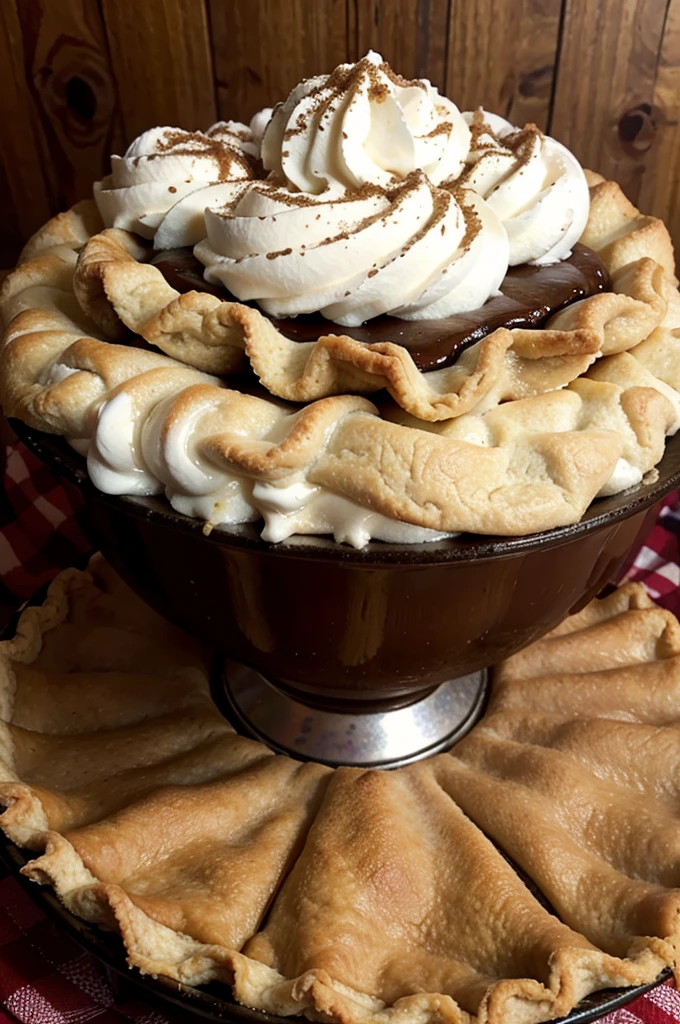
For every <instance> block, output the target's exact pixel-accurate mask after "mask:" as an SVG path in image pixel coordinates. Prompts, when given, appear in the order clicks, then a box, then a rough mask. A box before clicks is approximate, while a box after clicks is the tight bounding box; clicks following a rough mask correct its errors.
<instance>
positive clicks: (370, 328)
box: [151, 245, 610, 371]
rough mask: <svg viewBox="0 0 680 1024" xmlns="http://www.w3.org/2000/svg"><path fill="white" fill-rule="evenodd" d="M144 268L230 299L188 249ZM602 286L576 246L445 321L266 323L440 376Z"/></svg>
mask: <svg viewBox="0 0 680 1024" xmlns="http://www.w3.org/2000/svg"><path fill="white" fill-rule="evenodd" d="M151 263H153V264H154V266H156V267H158V269H159V270H160V271H161V273H162V274H163V276H164V278H165V279H166V281H167V282H168V284H170V285H171V286H172V287H173V288H175V289H176V290H177V291H178V292H187V291H205V292H210V293H211V294H212V295H217V296H218V297H219V298H221V299H224V298H232V296H230V295H229V293H228V292H227V291H226V289H224V288H221V287H219V286H217V285H212V284H208V282H207V281H205V280H204V279H203V266H202V264H201V263H199V261H198V260H197V259H196V258H195V257H194V256H193V255H192V253H191V250H190V249H170V250H167V251H165V252H157V253H155V254H154V255H153V256H152V258H151ZM609 287H610V285H609V275H608V274H607V269H606V267H605V265H604V263H603V262H602V260H601V259H600V258H599V257H598V256H597V255H596V254H595V253H594V252H593V251H592V250H591V249H587V248H586V247H585V246H584V245H576V246H574V251H573V253H572V255H571V256H570V257H569V259H567V260H562V261H561V262H560V263H553V264H551V265H550V266H547V267H532V266H529V265H528V264H524V265H522V266H520V267H511V268H510V269H509V270H508V273H507V274H506V275H505V279H504V281H503V284H502V285H501V294H500V295H497V296H496V297H495V298H492V299H489V300H488V302H486V303H485V304H484V305H483V306H482V307H481V308H479V309H474V310H471V311H470V312H469V313H458V314H457V315H456V316H451V317H447V318H445V319H444V320H400V319H399V318H398V317H394V316H379V317H375V319H373V320H370V321H368V323H365V324H362V325H361V326H360V327H340V326H339V325H337V324H334V323H332V322H331V321H329V320H326V319H325V318H324V317H322V316H321V315H320V314H318V313H313V314H309V315H305V316H297V317H292V318H289V319H286V320H272V323H273V324H274V325H275V326H276V327H277V328H278V329H279V330H280V331H281V333H282V334H283V335H285V337H287V338H290V339H291V340H292V341H316V339H317V338H319V337H320V336H321V335H324V334H346V335H349V337H350V338H356V340H357V341H363V342H367V343H369V344H370V343H372V342H377V341H392V342H395V343H397V344H398V345H403V347H404V348H406V349H408V351H409V352H410V353H411V356H412V357H413V361H414V362H415V364H416V366H417V367H418V369H420V370H425V371H426V370H440V369H442V367H444V366H450V365H451V364H452V363H454V362H455V361H456V359H457V358H458V356H459V355H460V353H461V352H462V351H463V350H464V349H465V348H467V347H468V346H469V345H472V344H473V343H474V342H476V341H481V339H482V338H485V337H486V336H487V334H491V332H492V331H495V330H496V328H498V327H510V328H512V327H528V328H536V327H540V326H541V324H543V323H545V321H546V320H547V319H548V318H549V317H551V316H552V315H553V314H554V313H556V312H557V311H558V310H560V309H564V307H565V306H568V305H570V304H571V303H572V302H576V301H577V300H578V299H585V298H586V297H587V296H589V295H595V294H596V293H597V292H603V291H608V290H609Z"/></svg>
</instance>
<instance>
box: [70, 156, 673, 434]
mask: <svg viewBox="0 0 680 1024" xmlns="http://www.w3.org/2000/svg"><path fill="white" fill-rule="evenodd" d="M594 177H596V176H594ZM591 191H592V208H591V217H590V220H589V222H588V226H587V227H586V231H585V233H584V236H583V239H582V241H583V242H584V243H585V244H587V245H589V246H590V247H591V248H593V249H594V250H595V251H596V252H598V254H599V255H600V257H601V258H602V259H603V261H604V262H605V264H606V266H607V268H608V269H609V270H610V272H611V274H612V278H613V281H612V284H613V291H612V292H607V293H604V294H600V295H595V296H591V297H590V298H587V299H583V300H581V301H579V302H576V303H573V304H572V305H571V306H569V307H567V309H566V310H563V311H562V312H560V313H557V314H556V315H555V316H553V317H552V318H551V319H550V320H549V321H548V323H547V324H546V327H545V329H543V330H529V331H527V330H515V331H513V332H511V333H510V332H508V331H504V330H503V329H500V330H498V331H495V332H494V333H493V334H492V335H491V336H490V337H488V338H485V339H484V340H482V341H480V342H477V343H476V344H474V345H472V346H470V347H469V348H468V349H467V350H466V352H465V353H464V355H463V356H462V357H461V358H459V359H458V361H457V362H456V363H455V364H454V365H453V366H452V367H448V368H446V369H442V370H435V371H430V372H426V373H422V372H421V371H420V370H419V369H418V368H417V367H416V365H415V363H414V362H413V359H412V358H411V356H410V354H409V353H408V351H407V350H406V349H404V348H402V347H401V346H400V345H399V344H392V343H389V342H384V343H376V344H374V345H365V344H362V343H361V342H357V341H355V340H354V339H352V338H350V337H348V336H346V335H342V334H328V335H323V336H321V337H319V339H318V340H317V341H315V342H308V343H297V342H293V341H290V340H289V339H287V338H286V337H285V336H284V335H283V334H281V332H280V331H279V330H278V329H277V328H276V327H274V326H273V325H272V324H271V322H270V321H269V320H268V319H267V318H266V317H265V316H263V315H262V314H261V313H259V312H258V311H257V310H255V309H251V308H249V307H247V306H243V305H241V304H239V303H235V302H233V303H232V302H226V301H225V302H220V300H219V299H217V298H216V297H215V296H213V295H207V294H205V293H201V292H187V293H185V294H183V295H180V294H179V293H178V292H177V291H176V290H175V289H173V288H172V287H171V286H170V285H169V284H168V283H167V282H166V281H165V279H164V277H163V275H162V273H161V272H160V270H158V268H156V267H153V266H150V265H146V264H144V263H143V262H138V261H139V260H140V259H143V256H144V252H143V249H140V246H139V242H138V241H137V240H135V238H134V236H131V235H129V234H128V233H126V232H123V231H119V230H116V229H109V230H107V231H104V232H102V233H101V234H99V235H96V236H94V237H93V238H92V239H90V241H89V242H88V243H87V244H86V245H85V247H84V248H83V250H82V252H81V254H80V256H79V260H78V267H77V269H76V273H75V279H74V287H75V291H76V294H77V295H79V298H80V299H81V302H82V304H83V308H84V309H85V310H86V311H87V312H88V313H89V314H90V315H92V316H95V317H97V316H98V321H97V322H98V323H100V325H102V326H106V327H107V328H108V329H109V330H111V333H112V336H115V330H116V321H118V324H119V325H121V324H122V325H124V326H125V327H127V328H129V329H130V330H133V331H134V332H136V333H138V334H140V335H141V336H142V337H143V338H144V339H145V340H146V341H147V342H149V343H150V344H152V345H155V346H157V347H159V348H160V349H161V350H162V351H164V352H165V353H166V354H168V355H171V356H173V357H174V358H176V359H180V360H181V361H183V362H187V363H190V364H191V365H193V366H195V367H197V368H199V369H201V370H205V371H207V372H210V373H218V374H220V373H230V372H234V371H235V370H238V369H240V368H241V367H242V365H243V361H244V360H243V353H245V356H246V357H247V359H248V361H249V363H250V366H251V367H252V369H253V370H254V372H255V373H256V374H257V376H258V377H259V379H260V382H261V383H262V384H263V386H264V387H266V388H267V390H268V391H270V393H271V394H273V395H275V396H277V397H279V398H284V399H287V400H289V401H294V402H310V401H315V400H316V399H319V398H323V397H326V396H328V395H335V394H342V393H344V392H347V391H352V392H360V393H370V392H373V391H379V390H381V389H382V388H386V389H387V390H388V391H389V392H390V394H391V395H392V397H393V398H394V399H395V401H396V402H398V403H399V405H401V407H402V408H404V409H405V410H406V411H407V412H409V413H411V414H412V415H414V416H416V417H418V418H420V419H423V420H431V421H438V420H446V419H449V418H451V417H455V416H459V415H462V414H464V413H467V412H472V411H475V410H479V409H483V408H487V407H488V406H489V405H494V404H497V403H498V402H499V401H508V400H513V399H517V398H524V397H527V396H528V395H532V394H540V393H542V392H543V391H548V390H552V389H554V388H559V387H563V386H564V385H566V384H568V383H569V382H570V381H571V380H573V379H574V378H575V377H577V376H579V375H580V374H582V373H584V372H585V370H586V369H587V368H588V366H589V365H590V364H591V363H592V362H593V361H594V360H595V359H596V358H597V356H599V355H600V354H610V353H612V352H619V351H624V350H627V349H630V348H632V347H633V346H634V345H637V344H639V343H640V342H642V341H644V340H645V339H646V338H647V337H648V336H649V334H650V333H651V332H652V331H653V330H654V329H655V328H656V327H658V326H659V324H660V323H661V322H662V320H663V318H664V316H665V313H666V308H667V302H668V296H667V293H668V291H669V290H673V291H674V290H675V283H676V282H675V278H674V276H673V274H674V266H673V252H672V246H671V243H670V239H669V237H668V232H667V231H666V228H665V226H664V224H663V223H662V222H661V221H659V220H657V219H656V218H652V217H643V216H642V215H641V214H640V213H639V212H638V211H637V210H636V209H635V207H633V206H632V205H631V204H630V203H629V202H628V200H626V199H625V197H624V196H623V193H622V192H621V190H620V189H619V187H618V186H617V185H616V184H615V183H613V182H604V181H600V182H599V183H597V184H595V185H593V187H592V189H591ZM95 282H96V283H95Z"/></svg>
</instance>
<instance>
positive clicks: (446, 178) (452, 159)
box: [195, 52, 589, 327]
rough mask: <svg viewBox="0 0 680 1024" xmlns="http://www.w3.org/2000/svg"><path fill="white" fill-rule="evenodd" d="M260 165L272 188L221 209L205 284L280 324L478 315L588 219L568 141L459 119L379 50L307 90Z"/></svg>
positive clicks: (277, 122)
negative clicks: (517, 271) (287, 320)
mask: <svg viewBox="0 0 680 1024" xmlns="http://www.w3.org/2000/svg"><path fill="white" fill-rule="evenodd" d="M262 113H263V114H264V113H265V112H262ZM260 122H261V123H264V117H261V119H260ZM262 161H263V165H264V167H265V168H266V169H267V170H269V171H270V174H269V178H268V179H267V180H266V182H264V183H261V182H258V183H255V184H254V185H251V186H250V187H249V188H245V189H243V190H241V191H240V192H238V193H237V194H234V195H233V196H232V197H229V198H228V199H227V200H226V201H225V203H224V205H223V207H222V208H221V209H220V208H218V207H217V206H216V205H213V204H211V209H210V212H208V213H207V215H206V221H205V228H206V235H207V238H206V239H205V240H203V241H201V242H200V243H199V244H198V245H197V247H196V249H195V254H196V256H197V257H198V259H200V260H201V261H202V262H203V264H204V265H205V267H206V270H205V278H206V280H208V281H209V282H211V283H213V284H222V285H224V286H225V287H226V288H227V289H228V290H229V291H230V292H231V293H232V294H233V295H234V296H236V298H238V299H241V300H243V301H255V302H257V303H258V305H259V306H260V307H261V308H262V309H263V310H264V312H265V313H268V314H269V315H270V316H273V317H289V316H296V315H297V314H300V313H313V312H321V313H322V314H323V315H324V316H325V317H327V318H328V319H329V320H332V321H334V322H335V323H337V324H340V325H342V326H346V327H351V326H357V325H359V324H361V323H363V322H364V321H366V320H370V319H371V318H373V317H376V316H379V315H380V314H383V313H389V314H391V315H393V316H397V317H401V318H402V319H407V320H418V319H423V320H425V319H428V320H432V319H441V318H444V317H448V316H453V315H455V314H457V313H465V312H468V311H470V310H473V309H477V308H479V307H480V306H482V305H484V303H485V302H486V301H487V299H489V298H490V297H491V296H493V295H495V294H497V292H498V289H499V287H500V285H501V283H502V281H503V278H504V277H505V274H506V272H507V269H508V266H509V265H513V266H514V265H516V264H521V263H536V264H546V263H554V262H558V261H559V260H562V259H565V258H566V257H568V256H569V255H570V253H571V249H572V247H573V245H574V244H575V242H577V241H578V239H579V237H580V236H581V234H582V233H583V229H584V228H585V224H586V222H587V219H588V212H589V193H588V186H587V183H586V179H585V175H584V173H583V170H582V169H581V167H580V165H579V164H578V162H577V160H576V159H575V157H574V156H573V155H572V154H571V153H570V152H569V151H568V150H566V149H565V148H564V146H561V145H560V144H559V143H558V142H556V141H555V140H554V139H550V138H548V137H546V136H544V135H543V133H542V132H540V131H539V129H538V128H536V127H535V126H534V125H528V126H526V127H525V128H524V129H521V130H519V129H515V128H513V126H512V125H510V124H509V123H508V122H507V121H504V120H503V119H502V118H499V117H495V116H494V115H492V114H487V113H486V112H484V111H482V110H479V111H477V112H476V113H466V114H461V113H460V112H459V111H458V109H457V107H455V105H454V104H453V103H451V101H450V100H447V99H446V98H445V97H443V96H440V95H439V93H438V92H437V90H436V89H435V88H433V86H432V85H431V84H430V83H429V82H428V81H426V80H418V81H406V80H405V79H402V78H400V77H399V76H398V75H395V74H394V73H393V72H392V71H391V69H390V68H389V67H388V65H387V64H385V63H384V62H383V60H382V58H381V57H380V55H379V54H376V53H373V52H371V53H369V54H368V55H367V56H366V57H364V58H363V59H362V60H360V61H358V63H357V64H343V65H340V67H338V68H336V69H335V71H334V72H332V74H330V75H324V76H320V77H318V78H312V79H307V80H305V81H304V82H301V83H300V85H298V86H297V87H296V88H295V89H293V91H292V92H291V93H290V95H289V96H288V98H287V99H286V101H285V102H284V103H280V104H279V105H278V106H277V107H275V108H274V111H273V113H272V114H271V118H270V119H269V121H268V123H267V126H266V128H265V130H264V135H263V138H262Z"/></svg>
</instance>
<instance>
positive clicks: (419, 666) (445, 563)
mask: <svg viewBox="0 0 680 1024" xmlns="http://www.w3.org/2000/svg"><path fill="white" fill-rule="evenodd" d="M15 428H16V429H17V432H18V433H19V434H20V435H21V437H22V439H23V440H24V441H25V442H26V443H28V444H29V445H30V447H31V448H32V449H33V450H34V451H35V452H36V453H37V454H38V455H39V456H40V457H41V458H42V459H43V460H44V461H45V462H47V463H48V464H49V465H50V466H51V467H52V468H53V469H54V470H56V471H57V472H58V473H60V474H62V475H65V476H67V477H68V478H70V479H71V480H75V481H77V482H78V484H79V485H80V487H81V490H82V493H83V496H84V498H85V501H86V503H87V506H88V509H89V521H90V527H89V528H90V531H91V536H92V540H93V542H94V543H95V544H96V545H97V546H98V547H99V548H100V550H101V551H103V553H104V555H105V556H106V558H107V559H108V560H109V561H110V562H111V564H112V565H113V566H114V567H115V568H116V569H117V570H118V571H119V573H120V574H121V576H123V578H124V579H125V580H126V581H127V582H128V583H129V584H130V585H131V586H132V587H133V589H134V590H136V591H137V592H138V593H139V594H140V595H141V596H142V597H143V598H145V599H146V600H147V601H148V602H149V604H151V605H152V606H153V607H155V608H156V609H157V610H158V611H159V612H161V613H162V614H163V615H164V616H166V617H167V618H168V619H169V620H171V621H173V622H176V623H177V624H178V625H181V626H183V627H185V628H186V629H188V630H189V631H190V632H191V633H193V634H195V635H197V636H199V637H201V638H202V639H203V640H205V641H206V642H207V643H208V644H210V645H211V646H213V647H215V648H216V649H218V650H220V651H222V652H224V654H226V655H228V656H229V657H230V658H232V659H234V660H235V661H237V662H239V663H241V664H243V665H247V666H250V667H251V668H253V669H255V670H257V672H259V673H262V675H264V676H265V677H266V678H267V679H269V680H272V681H275V682H276V685H277V686H278V687H280V688H281V689H282V690H284V691H286V692H292V693H294V694H295V695H296V696H297V697H298V698H301V699H302V700H303V701H305V702H308V703H310V704H311V705H312V706H315V707H323V706H324V705H328V704H329V703H330V705H331V706H332V707H338V706H342V707H345V708H349V707H351V706H355V707H356V706H357V705H358V706H360V707H361V708H362V709H365V710H369V708H370V707H375V706H376V704H377V705H378V706H381V707H392V708H394V707H398V706H399V705H400V704H404V703H408V702H409V701H413V700H414V699H416V698H418V697H419V696H420V695H422V694H424V693H426V692H427V691H428V690H429V689H432V688H433V687H435V686H437V685H438V684H440V683H442V682H444V681H446V680H451V679H454V678H458V677H461V676H465V675H466V674H468V673H471V672H474V671H475V670H477V669H480V668H482V667H484V666H489V665H493V664H495V663H496V662H498V661H499V660H501V659H502V658H505V657H507V656H508V655H510V654H512V653H513V652H515V651H517V650H519V649H520V648H522V647H524V646H525V645H526V644H528V643H530V642H531V641H532V640H535V639H537V638H538V637H540V636H541V635H542V634H544V633H546V632H547V631H548V630H550V629H551V628H552V627H553V626H555V625H556V624H557V623H558V622H560V621H561V620H562V619H563V618H564V617H565V616H566V615H568V614H569V613H570V612H572V611H574V610H575V609H578V608H580V607H581V606H583V605H584V604H585V603H586V602H587V601H589V600H590V599H591V598H593V597H594V596H595V595H596V594H597V593H598V592H599V591H601V590H602V589H603V587H605V586H606V584H607V583H609V582H610V581H612V580H614V579H616V578H617V576H618V575H619V574H620V573H621V570H622V567H623V566H624V563H625V560H626V557H627V556H628V554H629V552H630V551H631V548H632V547H633V546H634V545H636V543H637V542H639V541H640V540H641V539H642V536H643V535H644V534H645V532H646V530H648V528H649V526H650V525H651V522H652V521H653V517H654V515H655V511H656V506H657V505H658V503H659V502H660V501H661V499H662V498H663V497H664V496H665V495H666V494H668V492H669V491H671V490H673V489H674V488H675V487H677V486H678V484H679V483H680V435H677V436H676V437H675V438H672V439H671V440H670V441H669V442H668V445H667V448H666V452H665V455H664V457H663V460H662V461H661V463H660V465H659V467H658V475H657V476H656V479H655V481H654V482H651V483H647V484H641V485H639V486H638V487H636V488H634V489H631V490H630V491H627V492H624V493H622V494H619V495H616V496H615V497H611V498H606V499H600V500H597V501H595V502H594V503H593V504H592V505H591V507H590V508H589V509H588V511H587V512H586V514H585V516H584V517H583V519H582V521H581V522H579V523H578V524H576V525H574V526H567V527H562V528H559V529H555V530H550V531H547V532H545V533H541V534H535V535H532V536H528V537H513V538H494V537H481V536H471V535H466V536H461V537H459V538H457V539H455V540H448V541H441V542H437V543H434V544H418V545H405V544H383V543H380V542H373V543H370V544H369V545H368V546H367V547H365V548H363V549H362V550H360V551H357V550H355V549H353V548H351V547H347V546H344V545H339V544H336V543H334V542H333V541H332V540H331V539H328V538H302V537H299V538H294V539H292V540H290V541H287V542H284V543H281V544H268V543H266V542H265V541H263V540H261V539H260V537H259V535H258V524H254V525H247V526H242V527H231V528H229V529H215V530H213V531H212V533H210V535H209V536H206V535H205V534H204V533H203V530H202V526H201V523H200V522H198V521H196V520H193V519H189V518H187V517H186V516H183V515H180V514H179V513H177V512H175V511H173V509H172V508H171V507H170V505H169V504H168V503H167V502H166V501H165V500H164V499H163V498H143V497H112V496H109V495H105V494H102V493H101V492H99V491H97V490H96V489H95V488H94V487H93V486H92V485H91V483H90V482H89V480H88V479H87V475H86V472H85V464H84V461H83V460H82V459H81V458H80V457H79V456H77V455H76V454H75V453H74V452H73V451H72V450H71V449H70V448H69V446H68V445H67V444H66V443H65V442H64V441H63V440H62V439H61V438H55V437H52V436H50V435H46V434H41V433H38V432H36V431H32V430H29V429H28V428H26V427H25V426H23V425H22V424H15Z"/></svg>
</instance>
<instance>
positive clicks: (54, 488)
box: [0, 422, 91, 626]
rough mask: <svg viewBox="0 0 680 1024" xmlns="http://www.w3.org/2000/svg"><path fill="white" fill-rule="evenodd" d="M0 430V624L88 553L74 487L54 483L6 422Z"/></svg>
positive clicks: (82, 515) (44, 467) (81, 506)
mask: <svg viewBox="0 0 680 1024" xmlns="http://www.w3.org/2000/svg"><path fill="white" fill-rule="evenodd" d="M1 426H2V425H0V427H1ZM1 432H2V439H3V442H4V443H3V447H2V456H3V457H2V466H3V470H4V472H3V483H4V487H3V488H2V491H1V492H0V626H1V625H4V623H5V622H6V621H7V620H8V619H9V618H10V617H11V615H12V613H13V612H14V610H15V609H16V608H18V607H19V606H20V605H21V604H22V603H23V602H24V601H26V600H28V598H30V597H31V596H32V595H33V594H35V593H36V591H37V590H39V589H40V587H41V586H42V585H43V584H44V583H47V582H49V580H51V579H52V578H53V577H54V576H56V574H57V573H58V572H61V570H62V569H66V568H68V567H69V566H71V565H79V564H82V563H83V560H84V558H85V556H86V553H87V552H89V551H91V545H90V542H89V541H88V539H87V537H86V536H85V533H84V532H83V529H82V526H81V521H82V519H83V518H84V514H85V512H84V507H83V501H82V498H81V496H80V494H79V492H78V489H77V488H76V487H75V486H73V485H71V484H69V483H67V482H65V481H63V480H58V479H57V478H56V477H55V476H54V475H53V474H52V473H51V472H50V470H49V469H48V468H47V466H45V465H44V463H42V462H41V461H40V459H38V458H36V456H35V455H33V454H32V452H30V451H29V450H28V448H26V447H25V445H23V444H21V443H20V442H19V441H17V439H16V438H15V437H14V435H13V434H12V433H11V432H10V430H9V427H8V426H7V424H6V422H5V424H4V427H3V428H2V430H1Z"/></svg>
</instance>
